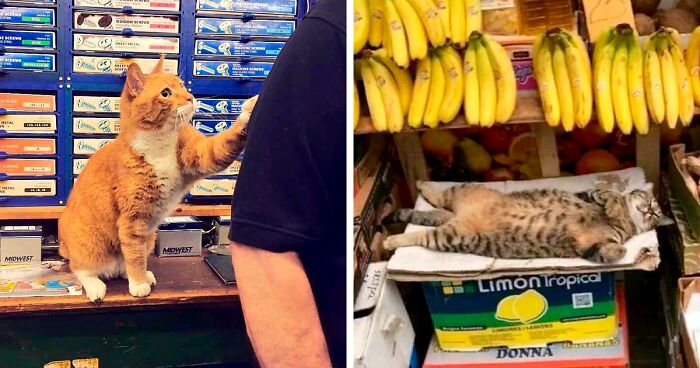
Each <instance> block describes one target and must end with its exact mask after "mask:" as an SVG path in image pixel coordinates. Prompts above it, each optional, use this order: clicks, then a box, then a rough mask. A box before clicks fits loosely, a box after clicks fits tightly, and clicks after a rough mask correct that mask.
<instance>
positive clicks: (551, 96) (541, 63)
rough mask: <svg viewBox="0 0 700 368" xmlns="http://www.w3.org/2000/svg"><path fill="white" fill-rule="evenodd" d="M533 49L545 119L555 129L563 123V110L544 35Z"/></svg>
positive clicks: (538, 37)
mask: <svg viewBox="0 0 700 368" xmlns="http://www.w3.org/2000/svg"><path fill="white" fill-rule="evenodd" d="M532 49H533V54H532V55H533V57H532V64H533V67H534V72H535V80H537V90H538V91H539V94H540V100H542V111H543V112H544V118H545V121H547V124H548V125H549V126H551V127H555V126H557V125H559V122H560V121H561V109H560V108H559V97H558V93H557V84H556V82H555V80H554V71H553V70H552V53H551V52H550V50H549V41H548V40H547V38H546V37H544V34H540V35H538V36H537V37H536V38H535V42H534V43H533V46H532Z"/></svg>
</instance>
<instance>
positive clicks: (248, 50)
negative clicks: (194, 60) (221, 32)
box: [194, 40, 284, 58]
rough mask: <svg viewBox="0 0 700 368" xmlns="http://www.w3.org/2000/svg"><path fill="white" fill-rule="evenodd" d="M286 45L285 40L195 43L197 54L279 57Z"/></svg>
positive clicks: (205, 41) (199, 41)
mask: <svg viewBox="0 0 700 368" xmlns="http://www.w3.org/2000/svg"><path fill="white" fill-rule="evenodd" d="M282 47H284V42H260V41H251V42H246V43H242V42H239V41H218V40H198V41H197V42H196V43H195V47H194V53H195V55H220V56H249V57H267V58H269V57H272V58H274V57H277V56H278V55H279V54H280V51H282Z"/></svg>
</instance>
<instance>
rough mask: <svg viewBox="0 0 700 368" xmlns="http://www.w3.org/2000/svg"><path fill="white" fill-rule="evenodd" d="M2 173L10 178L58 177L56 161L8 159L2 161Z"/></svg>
mask: <svg viewBox="0 0 700 368" xmlns="http://www.w3.org/2000/svg"><path fill="white" fill-rule="evenodd" d="M0 173H3V174H5V175H10V176H51V175H56V161H55V160H52V159H33V158H31V159H22V158H7V159H3V160H0Z"/></svg>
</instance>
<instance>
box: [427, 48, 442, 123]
mask: <svg viewBox="0 0 700 368" xmlns="http://www.w3.org/2000/svg"><path fill="white" fill-rule="evenodd" d="M444 94H445V73H444V71H443V69H442V64H441V63H440V59H438V57H437V56H435V55H430V91H429V95H428V103H427V105H426V106H425V113H424V114H423V124H425V125H427V126H428V127H430V128H435V127H437V126H438V124H439V116H440V108H441V107H442V99H443V96H444Z"/></svg>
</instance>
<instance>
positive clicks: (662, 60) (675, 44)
mask: <svg viewBox="0 0 700 368" xmlns="http://www.w3.org/2000/svg"><path fill="white" fill-rule="evenodd" d="M644 87H645V89H646V99H647V107H648V109H649V114H650V115H651V118H652V119H653V120H654V122H655V123H657V124H660V123H662V122H664V121H665V122H666V123H667V124H668V126H669V127H670V128H672V129H673V128H675V127H676V124H677V122H678V121H680V122H681V124H682V125H683V126H688V125H689V124H690V122H691V120H693V112H694V111H693V110H694V102H693V91H692V87H691V80H690V75H689V73H688V69H687V68H686V64H685V58H684V57H683V52H682V51H681V47H680V42H679V35H678V32H677V31H676V30H675V29H672V28H666V27H662V28H661V29H660V30H658V31H656V32H654V33H653V34H652V35H651V37H650V38H649V43H647V45H646V48H645V51H644Z"/></svg>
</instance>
